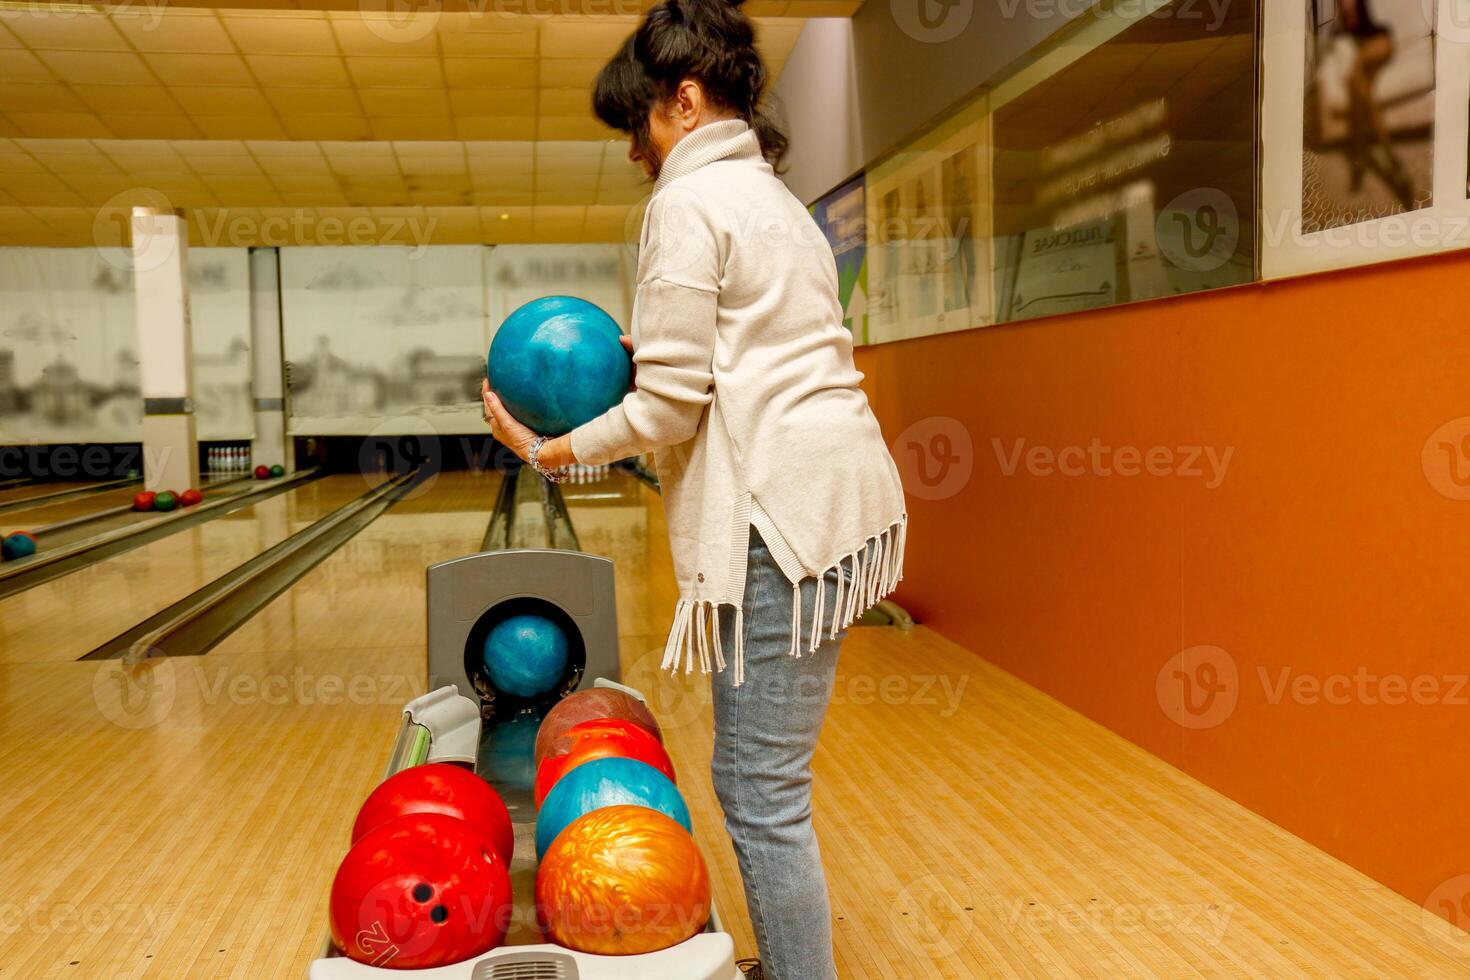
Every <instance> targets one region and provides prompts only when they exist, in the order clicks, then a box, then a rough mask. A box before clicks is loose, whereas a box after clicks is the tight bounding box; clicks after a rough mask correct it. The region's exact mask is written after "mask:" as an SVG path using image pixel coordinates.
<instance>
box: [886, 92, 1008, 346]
mask: <svg viewBox="0 0 1470 980" xmlns="http://www.w3.org/2000/svg"><path fill="white" fill-rule="evenodd" d="M864 207H865V210H866V212H867V216H868V220H867V230H868V238H869V242H870V247H869V248H868V249H867V253H866V256H867V262H868V276H867V284H868V288H867V314H868V330H867V336H866V338H865V340H866V342H868V343H884V342H886V341H890V340H903V339H906V338H909V337H924V336H928V335H930V334H936V333H947V332H949V331H952V330H968V329H969V328H971V327H983V326H988V325H989V324H991V323H994V322H995V318H994V314H993V309H992V306H993V304H992V300H991V275H990V269H991V247H990V235H991V198H990V116H989V112H988V100H987V94H986V93H984V92H981V93H980V94H979V95H978V96H977V97H976V98H975V99H973V100H972V101H971V102H970V103H968V104H967V105H965V106H964V107H963V108H962V109H960V110H959V111H957V112H956V113H954V114H953V115H952V116H950V117H949V118H948V119H947V120H945V121H944V122H943V123H941V124H939V125H938V126H936V127H934V128H933V129H932V130H930V131H929V132H928V133H926V134H925V135H924V136H922V137H920V138H919V139H918V140H916V141H915V142H914V143H912V144H911V145H910V146H908V147H906V148H905V149H903V150H902V151H900V152H898V153H896V154H894V155H893V156H891V157H889V158H887V159H885V160H883V161H882V162H881V163H879V164H878V165H876V166H875V167H873V168H872V169H871V170H870V171H869V172H868V174H867V188H866V200H865V201H864Z"/></svg>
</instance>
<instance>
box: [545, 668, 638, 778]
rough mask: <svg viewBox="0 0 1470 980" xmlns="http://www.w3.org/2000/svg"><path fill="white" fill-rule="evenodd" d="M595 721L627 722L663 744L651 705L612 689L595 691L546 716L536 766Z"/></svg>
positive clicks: (562, 704)
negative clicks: (559, 744) (559, 742)
mask: <svg viewBox="0 0 1470 980" xmlns="http://www.w3.org/2000/svg"><path fill="white" fill-rule="evenodd" d="M595 718H624V719H626V720H628V721H631V722H633V723H634V724H636V725H638V726H639V727H641V728H645V729H647V730H648V732H649V734H651V735H652V736H653V737H654V738H656V739H658V740H659V741H663V735H662V733H660V732H659V729H658V722H656V721H654V719H653V713H652V712H650V711H649V710H648V705H646V704H644V703H643V702H642V701H640V700H638V699H637V698H635V697H633V696H632V695H631V694H627V693H625V692H623V691H618V690H615V689H613V688H610V687H592V688H588V689H587V690H584V691H578V692H576V693H575V694H569V695H567V696H566V697H564V698H562V699H561V700H560V701H559V702H557V705H556V707H554V708H552V709H551V710H550V711H548V712H547V713H546V717H545V718H543V719H542V721H541V727H540V728H539V729H537V730H536V765H537V766H540V765H541V760H542V759H544V758H546V756H547V755H548V754H550V752H551V750H552V747H553V746H555V745H556V743H557V740H558V739H560V738H561V737H562V736H563V735H565V734H566V732H567V730H568V729H570V728H571V727H572V726H573V725H580V724H581V723H582V722H584V721H592V720H593V719H595Z"/></svg>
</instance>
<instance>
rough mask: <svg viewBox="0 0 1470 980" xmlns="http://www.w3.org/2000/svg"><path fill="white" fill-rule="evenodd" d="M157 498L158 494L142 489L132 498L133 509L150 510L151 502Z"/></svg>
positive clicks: (151, 507)
mask: <svg viewBox="0 0 1470 980" xmlns="http://www.w3.org/2000/svg"><path fill="white" fill-rule="evenodd" d="M157 498H158V494H156V493H154V492H153V491H151V490H144V491H143V492H142V493H140V494H138V495H137V496H135V497H134V498H133V510H152V509H153V502H154V500H156V499H157Z"/></svg>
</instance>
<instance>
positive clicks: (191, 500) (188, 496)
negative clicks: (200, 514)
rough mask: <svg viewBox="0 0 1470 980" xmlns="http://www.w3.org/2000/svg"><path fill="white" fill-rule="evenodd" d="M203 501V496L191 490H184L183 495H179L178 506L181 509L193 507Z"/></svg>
mask: <svg viewBox="0 0 1470 980" xmlns="http://www.w3.org/2000/svg"><path fill="white" fill-rule="evenodd" d="M203 500H204V494H202V493H200V492H199V491H198V490H195V489H193V488H190V489H188V490H185V491H184V492H183V493H181V494H179V506H181V507H193V506H194V505H195V504H197V503H200V502H202V501H203Z"/></svg>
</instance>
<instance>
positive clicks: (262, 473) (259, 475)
mask: <svg viewBox="0 0 1470 980" xmlns="http://www.w3.org/2000/svg"><path fill="white" fill-rule="evenodd" d="M270 477H271V468H270V467H269V466H257V467H256V468H255V478H256V479H257V480H269V479H270Z"/></svg>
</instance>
